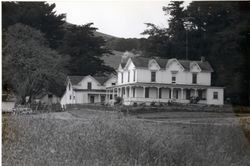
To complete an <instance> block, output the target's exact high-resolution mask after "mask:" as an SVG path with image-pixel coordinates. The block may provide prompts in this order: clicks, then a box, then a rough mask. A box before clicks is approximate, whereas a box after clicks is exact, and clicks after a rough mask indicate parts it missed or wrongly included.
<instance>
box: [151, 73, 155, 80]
mask: <svg viewBox="0 0 250 166" xmlns="http://www.w3.org/2000/svg"><path fill="white" fill-rule="evenodd" d="M155 76H156V72H155V71H151V82H155Z"/></svg>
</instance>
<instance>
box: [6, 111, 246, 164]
mask: <svg viewBox="0 0 250 166" xmlns="http://www.w3.org/2000/svg"><path fill="white" fill-rule="evenodd" d="M164 116H166V115H164ZM171 116H172V117H175V118H176V115H171ZM168 117H169V116H168ZM186 119H187V118H186ZM164 122H166V121H163V120H161V121H154V120H152V119H150V120H147V119H144V118H140V119H137V117H133V116H132V117H130V116H128V117H124V116H123V115H121V114H117V113H113V112H112V113H109V112H101V111H93V110H74V111H70V112H63V113H49V114H39V115H19V116H4V117H3V147H2V150H3V151H2V152H3V156H2V162H3V165H11V166H12V165H25V166H26V165H27V166H29V165H76V166H78V165H86V166H89V165H99V166H102V165H103V166H106V165H113V166H120V165H121V166H123V165H124V166H128V165H129V166H130V165H134V166H144V165H145V166H151V165H152V166H163V165H164V166H165V165H169V166H172V165H173V166H179V165H180V166H182V165H185V166H187V165H190V166H196V165H197V166H203V165H204V166H206V165H213V166H214V165H216V166H217V165H219V166H224V165H225V166H228V165H239V166H245V165H246V166H247V165H250V162H249V159H250V158H249V156H250V153H249V142H248V141H247V139H246V136H245V133H244V132H243V129H242V125H240V123H239V124H236V123H235V124H232V125H228V124H227V125H223V124H222V125H214V122H213V121H211V122H210V121H206V123H197V124H195V123H175V122H174V121H173V123H164ZM170 122H171V121H170Z"/></svg>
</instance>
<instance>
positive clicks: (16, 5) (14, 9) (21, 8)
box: [2, 2, 65, 48]
mask: <svg viewBox="0 0 250 166" xmlns="http://www.w3.org/2000/svg"><path fill="white" fill-rule="evenodd" d="M16 23H22V24H25V25H29V26H31V27H33V28H35V29H38V30H40V31H41V32H42V33H44V34H45V38H46V39H47V40H48V41H49V45H50V47H51V48H57V47H58V46H59V45H60V42H61V40H62V38H63V35H64V27H63V25H64V23H65V15H64V14H56V12H55V4H48V3H46V2H2V27H3V29H7V28H8V27H9V26H11V25H14V24H16Z"/></svg>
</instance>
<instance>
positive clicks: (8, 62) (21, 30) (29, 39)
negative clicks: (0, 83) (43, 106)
mask: <svg viewBox="0 0 250 166" xmlns="http://www.w3.org/2000/svg"><path fill="white" fill-rule="evenodd" d="M4 36H5V37H4V42H3V77H4V78H5V80H8V81H9V83H10V84H11V85H12V87H13V89H14V91H15V93H16V94H17V95H18V97H19V99H20V102H21V103H22V104H23V103H24V102H25V97H26V96H29V97H30V101H31V99H32V97H34V96H36V95H37V94H39V93H41V91H43V90H47V91H49V90H51V91H52V92H54V93H57V94H58V92H60V91H61V89H60V87H62V85H63V84H64V82H63V81H64V80H65V73H66V72H65V70H64V68H63V66H64V63H65V59H63V58H62V57H61V56H60V55H59V54H58V53H57V52H56V51H53V50H51V49H50V48H49V47H48V44H47V42H46V39H45V38H44V35H43V34H42V33H41V32H40V31H38V30H35V29H34V28H31V27H29V26H27V25H23V24H15V25H13V26H10V27H9V28H8V29H7V31H6V32H5V34H4ZM6 78H7V79H6ZM55 87H57V88H55Z"/></svg>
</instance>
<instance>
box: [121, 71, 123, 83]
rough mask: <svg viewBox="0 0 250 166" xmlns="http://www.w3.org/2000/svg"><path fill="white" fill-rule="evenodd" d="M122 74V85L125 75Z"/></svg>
mask: <svg viewBox="0 0 250 166" xmlns="http://www.w3.org/2000/svg"><path fill="white" fill-rule="evenodd" d="M121 74H122V83H123V73H121Z"/></svg>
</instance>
